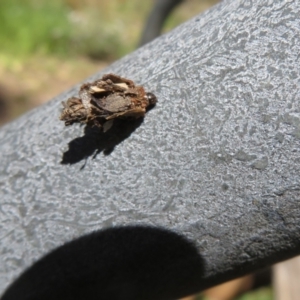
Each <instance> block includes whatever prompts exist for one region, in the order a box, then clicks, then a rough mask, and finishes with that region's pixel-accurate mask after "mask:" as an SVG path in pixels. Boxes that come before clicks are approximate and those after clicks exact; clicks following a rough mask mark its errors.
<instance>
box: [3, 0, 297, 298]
mask: <svg viewBox="0 0 300 300" xmlns="http://www.w3.org/2000/svg"><path fill="white" fill-rule="evenodd" d="M299 15H300V3H299V2H298V1H275V0H274V1H272V0H268V1H232V0H231V1H223V2H222V3H220V4H219V5H217V6H215V7H214V8H212V9H210V10H209V11H208V12H206V13H204V14H202V15H200V16H198V17H196V18H194V19H192V20H190V21H189V22H187V23H185V24H183V25H181V26H179V27H178V28H177V29H175V30H173V31H172V32H170V33H168V34H166V35H164V36H162V37H160V38H158V39H156V40H155V41H154V42H152V43H150V44H148V45H146V46H145V47H143V48H141V49H139V50H138V51H136V52H134V53H132V54H130V55H129V56H126V57H125V58H123V59H121V60H120V61H118V62H116V63H114V64H113V65H111V66H110V67H109V68H107V69H106V70H105V71H103V72H101V73H99V74H96V75H94V76H93V77H92V78H90V79H89V80H88V81H91V80H94V79H96V78H99V77H101V75H102V74H103V73H111V72H113V73H116V74H119V75H121V76H125V77H127V78H129V79H132V80H134V81H135V82H136V83H139V84H143V85H144V86H145V88H146V89H147V90H148V91H151V92H153V93H154V94H155V95H156V96H157V98H158V101H159V102H158V104H157V106H156V107H155V108H154V109H153V110H151V111H150V112H149V113H148V114H147V116H146V118H145V119H144V122H143V123H141V124H139V123H135V124H133V125H132V126H130V125H128V126H123V125H122V128H123V130H119V131H118V134H117V135H115V134H110V133H109V131H108V132H107V134H108V136H107V135H103V134H100V133H99V132H97V131H96V130H94V129H92V130H91V129H87V130H85V129H84V128H83V127H80V126H74V125H73V126H71V127H65V126H64V124H63V122H61V121H59V120H58V116H59V114H60V110H61V107H62V106H61V101H62V100H65V99H66V98H68V97H70V96H74V95H76V94H77V91H78V86H76V87H74V88H73V89H71V90H70V91H68V92H66V93H64V94H62V95H59V96H57V97H56V98H55V99H53V100H52V101H50V102H49V103H47V104H46V105H43V106H41V107H39V108H37V109H35V110H33V111H31V112H29V113H27V114H26V115H24V116H22V117H21V118H19V119H18V120H16V121H14V122H12V123H10V124H8V125H6V126H4V127H3V128H1V130H0V141H1V145H0V186H1V191H0V201H1V202H0V208H1V209H0V228H1V230H0V291H3V290H4V289H5V288H6V287H7V286H8V284H9V283H11V282H12V280H13V279H14V278H16V276H18V275H19V274H20V273H21V272H22V271H23V270H24V269H25V268H26V267H27V266H29V265H30V264H31V263H32V262H34V261H35V260H37V259H38V258H39V257H41V255H43V254H45V253H47V252H48V251H49V250H50V249H53V248H55V247H57V246H59V245H61V244H62V243H64V242H65V241H68V240H72V239H74V238H75V237H77V236H79V235H82V234H85V233H88V232H91V231H93V230H96V229H101V228H104V227H109V226H115V225H126V224H150V225H155V226H157V225H159V226H162V227H164V228H168V229H172V230H175V231H178V232H180V233H182V234H184V235H185V236H186V237H188V238H189V239H191V240H192V241H194V242H195V243H196V245H197V247H198V249H199V251H200V255H201V256H202V258H203V261H204V264H205V270H204V275H203V280H202V282H200V283H199V289H201V288H205V287H208V286H211V285H212V284H215V283H218V282H222V281H225V280H226V279H230V278H233V277H236V276H238V275H242V274H245V273H247V272H250V271H253V270H256V269H258V268H261V267H263V266H265V265H269V264H272V263H275V262H278V261H280V260H283V259H285V258H289V257H292V256H294V255H297V254H299V253H300V226H299V224H300V209H299V208H300V204H299V198H300V108H299V107H300V106H299V103H300V64H299V53H300V21H299ZM0 294H1V293H0Z"/></svg>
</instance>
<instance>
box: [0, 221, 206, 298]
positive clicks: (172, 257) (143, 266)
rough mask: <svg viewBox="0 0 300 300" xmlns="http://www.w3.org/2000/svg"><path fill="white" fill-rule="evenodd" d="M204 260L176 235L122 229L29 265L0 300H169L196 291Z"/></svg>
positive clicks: (160, 230) (82, 239) (81, 240)
mask: <svg viewBox="0 0 300 300" xmlns="http://www.w3.org/2000/svg"><path fill="white" fill-rule="evenodd" d="M203 271H204V260H203V258H202V256H201V255H200V254H199V252H198V250H197V248H196V246H195V245H194V244H193V243H192V242H191V241H189V240H187V239H186V238H185V237H184V236H182V235H179V234H178V233H175V232H172V231H169V230H166V229H163V228H157V227H148V226H140V225H139V226H124V227H114V228H108V229H104V230H99V231H95V232H93V233H90V234H88V235H85V236H82V237H80V238H78V239H75V240H73V241H71V242H69V243H66V244H65V245H63V246H60V247H58V248H56V249H55V250H53V251H52V252H50V253H49V254H47V255H46V256H44V257H42V258H41V259H39V260H38V261H37V262H35V263H34V264H33V265H32V266H31V267H30V268H28V269H27V270H26V271H25V272H24V273H23V274H21V276H20V277H19V278H17V279H16V280H15V282H14V283H12V285H11V286H10V287H9V288H8V289H7V290H6V292H5V293H4V295H3V297H2V298H1V299H2V300H15V299H22V300H41V299H43V300H82V299H89V300H101V299H102V300H104V299H105V300H106V299H109V300H120V299H122V300H154V299H155V300H172V299H179V298H181V297H183V296H186V295H190V294H193V293H195V292H197V291H199V290H200V289H201V285H202V280H203Z"/></svg>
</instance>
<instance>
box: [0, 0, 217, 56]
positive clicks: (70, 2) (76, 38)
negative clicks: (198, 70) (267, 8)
mask: <svg viewBox="0 0 300 300" xmlns="http://www.w3.org/2000/svg"><path fill="white" fill-rule="evenodd" d="M186 3H188V4H186ZM186 3H185V4H184V5H181V6H180V7H178V8H177V9H176V11H175V12H174V13H173V14H172V15H171V17H170V18H169V19H168V20H167V22H166V26H165V29H166V30H170V29H171V28H173V27H174V26H176V25H178V24H180V23H182V22H183V21H185V20H186V19H188V18H190V17H192V16H193V15H195V14H197V13H198V12H200V11H202V10H204V9H206V8H208V7H209V6H211V5H212V4H215V3H217V0H203V1H199V0H189V1H186ZM152 4H153V1H152V0H143V1H140V0H110V1H107V0H52V1H47V0H1V1H0V20H1V26H0V45H1V47H0V60H2V61H3V60H5V59H6V60H9V59H12V60H15V59H19V60H21V61H24V60H26V59H27V58H28V57H30V56H33V55H40V56H41V55H42V56H47V55H48V56H49V55H54V56H60V57H70V56H73V57H74V56H87V57H90V58H92V59H98V60H110V61H111V60H114V59H117V58H119V57H121V56H123V55H125V54H127V53H128V52H131V51H132V50H134V49H135V48H136V45H137V44H138V39H139V38H140V34H141V31H142V28H143V26H144V23H145V20H146V18H147V15H148V13H149V11H150V9H151V6H152ZM166 30H165V31H166Z"/></svg>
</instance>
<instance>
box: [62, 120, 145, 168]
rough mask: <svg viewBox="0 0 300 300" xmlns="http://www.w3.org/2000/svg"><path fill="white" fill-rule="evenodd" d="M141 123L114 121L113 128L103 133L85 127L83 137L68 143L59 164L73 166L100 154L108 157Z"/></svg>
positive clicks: (140, 121)
mask: <svg viewBox="0 0 300 300" xmlns="http://www.w3.org/2000/svg"><path fill="white" fill-rule="evenodd" d="M142 123H143V118H139V119H134V120H130V119H115V120H114V123H113V126H112V127H111V128H110V129H109V130H108V131H107V132H105V133H104V132H102V130H101V129H99V128H98V127H92V128H91V127H88V126H86V127H85V129H84V136H82V137H78V138H76V139H74V140H72V141H71V142H69V150H68V151H66V152H65V153H64V154H63V157H62V161H61V164H75V163H77V162H79V161H81V160H83V159H87V158H88V157H90V156H92V157H93V158H95V157H96V156H97V155H98V154H99V153H101V152H103V154H104V155H109V154H110V153H112V151H113V150H114V148H115V147H116V146H117V145H118V144H120V143H121V142H122V141H124V140H125V139H127V138H128V137H129V136H130V135H131V134H132V132H134V131H135V130H136V129H137V128H138V127H139V126H140V125H141V124H142ZM83 168H84V165H83Z"/></svg>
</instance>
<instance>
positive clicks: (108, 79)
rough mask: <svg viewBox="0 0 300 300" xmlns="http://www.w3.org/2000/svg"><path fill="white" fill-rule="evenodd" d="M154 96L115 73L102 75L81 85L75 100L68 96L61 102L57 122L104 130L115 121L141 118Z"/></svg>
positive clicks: (153, 102)
mask: <svg viewBox="0 0 300 300" xmlns="http://www.w3.org/2000/svg"><path fill="white" fill-rule="evenodd" d="M156 102H157V99H156V97H155V95H154V94H152V93H146V92H145V90H144V88H143V87H142V86H136V85H135V84H134V82H133V81H132V80H129V79H126V78H123V77H120V76H118V75H115V74H106V75H104V76H103V77H102V78H101V79H99V80H96V81H94V82H92V83H85V84H83V85H82V86H81V88H80V91H79V98H76V97H71V98H69V99H68V100H67V101H66V102H62V104H63V107H64V108H63V110H62V113H61V115H60V120H62V121H64V122H65V125H66V126H68V125H72V124H73V123H83V124H87V125H89V126H97V127H100V128H102V129H103V130H105V131H107V130H109V128H110V127H111V125H112V122H110V123H109V124H107V125H106V126H104V124H105V123H106V122H108V121H109V120H113V119H115V118H134V119H136V118H142V117H144V116H145V113H146V111H147V109H148V108H149V107H150V106H154V105H155V104H156Z"/></svg>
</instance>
